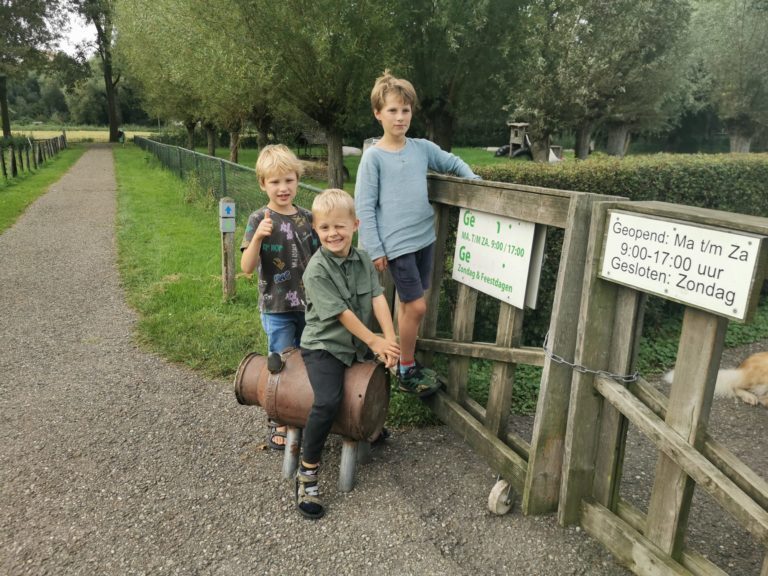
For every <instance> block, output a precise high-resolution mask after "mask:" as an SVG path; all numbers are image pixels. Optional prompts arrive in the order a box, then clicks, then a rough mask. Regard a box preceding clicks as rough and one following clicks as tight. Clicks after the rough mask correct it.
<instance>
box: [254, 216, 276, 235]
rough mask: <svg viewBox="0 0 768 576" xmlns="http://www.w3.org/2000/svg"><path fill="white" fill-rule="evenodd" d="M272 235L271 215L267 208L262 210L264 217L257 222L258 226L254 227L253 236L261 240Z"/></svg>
mask: <svg viewBox="0 0 768 576" xmlns="http://www.w3.org/2000/svg"><path fill="white" fill-rule="evenodd" d="M271 235H272V215H271V214H270V212H269V209H266V210H264V219H263V220H262V221H261V222H259V227H258V228H256V233H255V234H254V237H255V238H258V239H260V240H263V239H264V238H268V237H269V236H271Z"/></svg>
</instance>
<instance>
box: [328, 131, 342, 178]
mask: <svg viewBox="0 0 768 576" xmlns="http://www.w3.org/2000/svg"><path fill="white" fill-rule="evenodd" d="M325 138H326V141H327V142H328V186H329V187H330V188H343V187H344V156H343V155H342V152H341V134H340V133H339V131H338V130H337V129H336V128H327V129H326V131H325Z"/></svg>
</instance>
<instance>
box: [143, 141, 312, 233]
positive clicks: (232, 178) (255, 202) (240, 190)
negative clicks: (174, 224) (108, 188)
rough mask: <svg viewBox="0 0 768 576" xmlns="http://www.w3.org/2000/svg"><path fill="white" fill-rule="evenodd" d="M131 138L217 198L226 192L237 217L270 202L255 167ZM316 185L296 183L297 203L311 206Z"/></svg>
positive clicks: (166, 165) (181, 176) (170, 168)
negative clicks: (233, 205)
mask: <svg viewBox="0 0 768 576" xmlns="http://www.w3.org/2000/svg"><path fill="white" fill-rule="evenodd" d="M133 141H134V142H135V143H136V144H137V145H138V146H139V147H140V148H141V149H142V150H145V151H147V152H150V153H152V154H154V155H155V156H156V157H157V158H158V160H159V161H160V163H161V164H162V165H163V166H165V167H166V168H167V169H168V170H170V171H172V172H173V173H175V174H176V175H177V176H178V177H179V178H182V179H183V180H186V181H188V182H190V184H191V185H192V186H196V187H198V188H199V189H200V190H202V191H203V192H204V193H205V194H207V195H209V196H211V197H213V198H215V199H216V200H218V199H220V198H224V197H225V196H228V197H229V198H232V199H233V200H234V201H235V205H236V207H237V214H238V220H239V219H240V218H247V217H248V215H249V214H250V213H251V212H253V211H254V210H257V209H259V208H261V207H262V206H264V205H266V204H267V202H269V198H267V195H266V194H265V193H264V192H263V191H262V190H261V188H259V182H258V178H257V177H256V171H255V170H254V169H253V168H248V167H247V166H241V165H240V164H235V163H234V162H229V161H228V160H224V159H222V158H215V157H213V156H208V155H206V154H201V153H200V152H195V151H194V150H188V149H186V148H180V147H178V146H171V145H169V144H161V143H160V142H155V141H154V140H149V139H147V138H142V137H140V136H135V137H134V139H133ZM318 192H321V190H320V189H319V188H316V187H314V186H310V185H309V184H303V183H299V190H298V192H297V194H296V200H295V202H296V204H298V205H299V206H302V207H303V208H306V209H308V210H309V209H310V208H311V207H312V200H313V199H314V197H315V195H316V194H317V193H318Z"/></svg>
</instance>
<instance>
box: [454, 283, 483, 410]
mask: <svg viewBox="0 0 768 576" xmlns="http://www.w3.org/2000/svg"><path fill="white" fill-rule="evenodd" d="M476 308H477V290H475V289H474V288H470V287H469V286H467V285H466V284H459V289H458V291H457V294H456V310H455V311H454V314H455V316H454V317H453V339H454V340H457V341H459V342H470V341H471V340H472V333H473V332H474V328H475V309H476ZM468 373H469V358H466V357H463V356H454V357H452V358H451V360H450V364H449V368H448V393H449V394H450V396H451V398H453V399H454V400H455V401H456V402H458V403H459V404H462V405H463V404H464V400H465V398H466V396H467V377H468Z"/></svg>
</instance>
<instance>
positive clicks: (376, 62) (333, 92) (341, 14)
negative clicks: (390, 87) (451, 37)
mask: <svg viewBox="0 0 768 576" xmlns="http://www.w3.org/2000/svg"><path fill="white" fill-rule="evenodd" d="M234 5H236V6H237V7H238V8H239V10H240V13H241V14H242V17H243V20H244V22H245V25H246V41H247V43H248V48H249V49H250V50H253V51H254V52H255V53H256V54H257V55H258V58H259V59H260V60H261V61H262V62H263V63H264V64H265V65H266V66H268V67H269V70H270V72H271V78H270V84H271V86H272V87H273V88H274V89H275V91H276V93H277V94H278V96H279V98H281V99H284V100H285V101H286V102H289V103H291V104H292V105H294V106H295V107H296V108H298V109H299V110H301V111H302V112H303V113H304V114H306V115H307V116H309V118H311V119H312V120H314V121H315V122H317V123H318V124H319V125H320V127H321V128H322V129H323V130H324V131H325V135H326V139H327V142H328V182H329V185H330V186H335V187H341V186H342V185H343V181H344V174H343V169H344V166H343V159H342V152H341V147H342V134H343V133H344V129H345V127H346V126H348V125H349V122H350V121H351V120H353V119H355V118H359V112H360V110H361V109H369V108H370V105H369V104H368V102H369V98H368V96H369V94H370V90H371V87H372V86H373V82H374V80H375V78H376V77H377V75H378V74H380V73H381V71H382V70H383V69H384V65H385V63H386V62H387V56H388V53H389V52H390V51H392V50H394V48H395V46H394V43H393V40H392V39H393V38H394V37H396V36H394V35H395V23H394V21H395V18H394V17H393V15H394V14H395V11H396V4H395V3H394V0H358V1H357V2H338V1H337V0H315V1H313V2H306V1H303V0H282V1H280V2H275V1H274V0H239V1H237V2H234Z"/></svg>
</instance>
